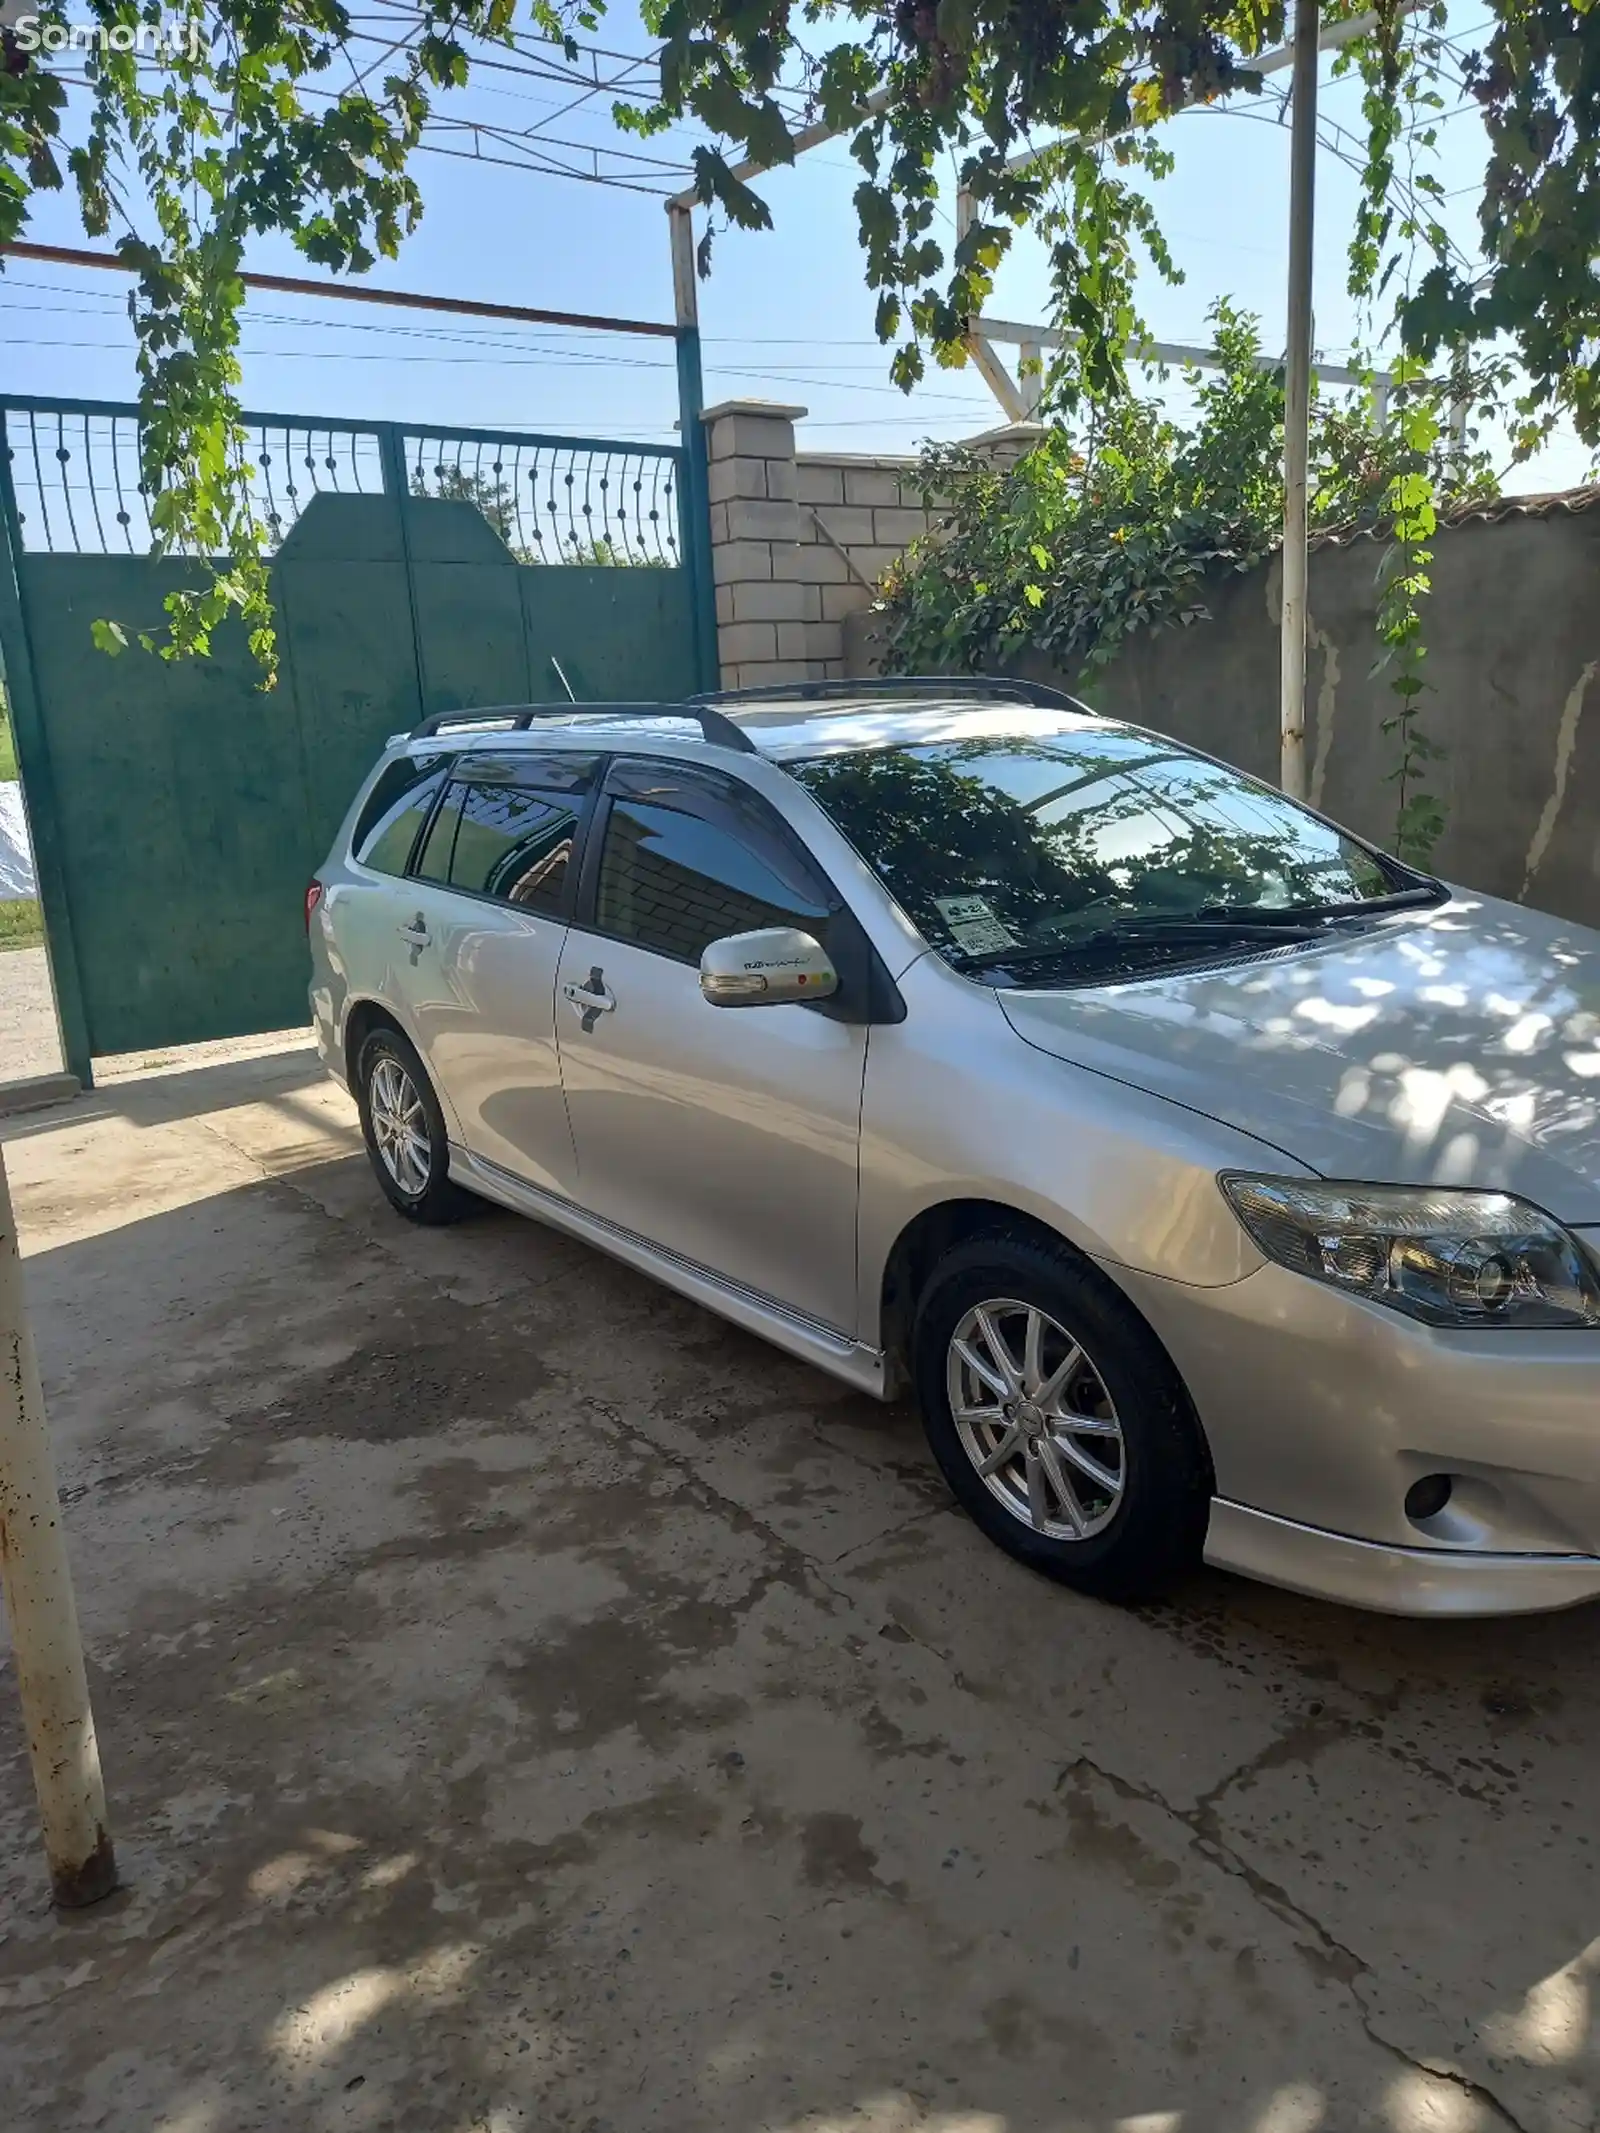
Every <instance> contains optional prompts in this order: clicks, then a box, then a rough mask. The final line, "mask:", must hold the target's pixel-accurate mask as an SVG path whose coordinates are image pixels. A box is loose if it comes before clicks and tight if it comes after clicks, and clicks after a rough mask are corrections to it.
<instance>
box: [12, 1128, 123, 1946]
mask: <svg viewBox="0 0 1600 2133" xmlns="http://www.w3.org/2000/svg"><path fill="white" fill-rule="evenodd" d="M0 1584H3V1586H4V1592H5V1606H6V1618H7V1620H8V1621H9V1623H10V1625H11V1648H12V1651H13V1653H14V1654H15V1657H16V1670H17V1690H18V1694H19V1697H20V1700H21V1703H22V1724H23V1730H24V1732H25V1733H26V1734H27V1737H28V1760H29V1762H30V1763H31V1765H32V1767H33V1786H34V1791H35V1792H36V1793H37V1794H38V1797H39V1819H40V1821H41V1823H42V1824H43V1827H44V1848H45V1856H46V1858H47V1859H48V1861H49V1865H50V1890H51V1894H52V1896H53V1897H54V1899H55V1901H56V1902H57V1903H58V1904H61V1905H64V1906H67V1907H69V1908H77V1907H79V1906H81V1905H83V1904H86V1903H96V1902H98V1901H99V1899H100V1898H101V1897H102V1896H109V1895H110V1893H111V1891H112V1890H113V1889H114V1888H115V1887H116V1885H117V1864H116V1859H115V1857H114V1856H113V1853H112V1850H111V1838H110V1836H109V1834H108V1832H107V1829H106V1796H105V1787H104V1786H103V1784H102V1783H101V1779H100V1751H99V1749H98V1747H97V1746H96V1744H95V1737H94V1714H93V1712H92V1711H91V1710H90V1708H89V1683H88V1680H87V1677H86V1676H85V1674H84V1669H83V1645H82V1643H81V1642H80V1640H79V1637H78V1610H77V1607H76V1604H75V1603H74V1601H73V1597H72V1576H71V1572H70V1571H69V1569H68V1567H67V1550H66V1541H65V1537H64V1536H63V1534H62V1531H61V1501H60V1498H59V1497H58V1496H57V1494H56V1475H55V1462H54V1461H53V1460H52V1458H51V1456H50V1433H49V1429H48V1428H47V1426H46V1423H45V1415H44V1394H43V1392H42V1391H41V1389H40V1385H39V1365H38V1361H37V1358H36V1357H35V1355H34V1350H33V1336H32V1334H31V1333H30V1332H29V1330H28V1315H27V1304H26V1299H25V1298H24V1295H23V1290H22V1260H21V1258H20V1256H19V1254H18V1251H17V1224H16V1218H15V1216H14V1215H13V1213H12V1211H11V1188H10V1186H9V1185H8V1184H7V1182H6V1168H5V1153H4V1150H3V1149H0Z"/></svg>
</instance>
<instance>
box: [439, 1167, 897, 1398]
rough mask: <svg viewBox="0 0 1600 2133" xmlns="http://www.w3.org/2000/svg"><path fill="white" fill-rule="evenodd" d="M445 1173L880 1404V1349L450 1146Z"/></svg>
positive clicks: (883, 1385) (882, 1392)
mask: <svg viewBox="0 0 1600 2133" xmlns="http://www.w3.org/2000/svg"><path fill="white" fill-rule="evenodd" d="M450 1175H451V1177H453V1178H454V1179H455V1180H456V1182H457V1184H459V1185H464V1186H466V1187H467V1189H468V1190H469V1191H470V1192H476V1193H479V1194H481V1195H482V1197H483V1198H484V1199H486V1200H493V1201H495V1202H496V1203H497V1205H499V1206H501V1207H508V1208H510V1210H511V1211H512V1213H513V1214H518V1215H526V1216H528V1217H529V1218H530V1220H532V1221H534V1222H544V1223H547V1224H548V1225H549V1226H550V1227H551V1228H552V1229H559V1230H564V1231H565V1232H566V1233H567V1234H568V1235H569V1236H572V1237H581V1238H582V1240H583V1242H584V1243H585V1244H592V1245H594V1246H595V1247H596V1249H597V1250H599V1251H602V1252H609V1253H610V1255H611V1257H612V1258H613V1259H620V1260H621V1261H622V1262H623V1264H624V1265H625V1266H631V1267H636V1268H637V1269H638V1271H639V1272H640V1273H641V1274H649V1275H651V1276H652V1277H653V1278H654V1279H655V1280H657V1281H659V1282H661V1283H663V1284H664V1286H665V1287H667V1288H669V1289H676V1290H677V1292H678V1293H679V1295H680V1296H687V1297H690V1298H692V1300H693V1301H694V1302H695V1303H698V1304H704V1306H705V1307H706V1309H707V1310H708V1311H715V1312H716V1313H717V1314H718V1315H719V1316H720V1317H722V1318H726V1319H731V1320H732V1322H733V1323H734V1325H736V1326H743V1328H744V1329H745V1331H746V1332H747V1333H754V1334H757V1335H759V1336H760V1338H761V1339H762V1340H766V1341H771V1343H772V1345H773V1346H774V1347H775V1348H782V1349H783V1350H784V1351H785V1353H786V1354H789V1355H796V1356H799V1358H800V1359H801V1361H802V1362H806V1363H812V1364H815V1366H816V1368H817V1369H818V1370H825V1371H827V1372H828V1374H829V1375H830V1376H831V1377H836V1378H842V1379H843V1380H844V1382H845V1383H846V1384H847V1385H853V1386H854V1387H855V1388H856V1390H857V1391H858V1392H868V1393H871V1394H872V1395H873V1397H874V1398H875V1399H879V1400H882V1399H885V1398H887V1397H888V1394H887V1390H886V1383H885V1378H886V1373H885V1369H884V1357H883V1353H882V1351H881V1350H880V1349H876V1348H867V1347H864V1346H863V1345H862V1344H861V1343H860V1342H859V1341H853V1340H850V1339H849V1338H848V1337H847V1336H846V1335H844V1334H842V1333H839V1332H836V1331H835V1330H834V1328H832V1327H831V1326H825V1325H823V1324H821V1323H820V1321H819V1320H817V1319H814V1318H806V1317H803V1316H802V1315H801V1314H800V1313H799V1312H797V1311H790V1310H788V1309H786V1308H785V1306H784V1305H782V1304H780V1303H776V1302H774V1301H773V1299H772V1298H771V1297H770V1296H763V1295H761V1294H760V1292H759V1291H758V1290H755V1289H747V1288H744V1287H743V1286H741V1284H740V1283H738V1282H736V1281H728V1280H727V1279H725V1277H724V1276H722V1275H721V1274H714V1273H712V1272H711V1270H710V1269H709V1268H708V1267H703V1266H700V1265H698V1264H697V1263H696V1261H694V1260H692V1259H684V1258H682V1257H680V1255H679V1254H678V1253H676V1252H669V1251H665V1250H663V1249H662V1247H661V1246H660V1245H657V1244H652V1243H651V1242H650V1241H649V1239H648V1238H645V1237H641V1236H638V1235H636V1233H635V1232H634V1231H633V1230H631V1229H624V1228H623V1227H622V1225H621V1223H619V1222H610V1221H608V1220H607V1219H606V1218H605V1216H603V1215H595V1214H591V1213H590V1212H589V1211H588V1209H587V1208H581V1207H578V1206H576V1205H575V1204H574V1203H573V1202H572V1201H571V1200H564V1199H561V1198H560V1197H558V1195H556V1194H555V1193H549V1192H544V1191H543V1190H541V1189H540V1187H538V1186H537V1185H530V1184H528V1183H527V1182H526V1180H525V1179H522V1178H519V1177H516V1176H514V1175H513V1174H512V1172H511V1171H509V1170H502V1169H501V1168H500V1166H499V1164H498V1163H490V1162H486V1161H485V1160H484V1159H483V1157H482V1156H477V1155H473V1154H471V1153H470V1152H469V1151H468V1150H467V1149H465V1148H460V1147H457V1146H456V1144H455V1143H454V1142H453V1141H452V1142H451V1144H450Z"/></svg>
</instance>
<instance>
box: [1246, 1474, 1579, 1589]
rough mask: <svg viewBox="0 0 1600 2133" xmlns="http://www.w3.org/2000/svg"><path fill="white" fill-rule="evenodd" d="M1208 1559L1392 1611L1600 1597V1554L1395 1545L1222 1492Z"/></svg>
mask: <svg viewBox="0 0 1600 2133" xmlns="http://www.w3.org/2000/svg"><path fill="white" fill-rule="evenodd" d="M1206 1561H1207V1562H1208V1563H1210V1564H1211V1565H1212V1566H1213V1567H1214V1568H1215V1569H1218V1570H1234V1571H1237V1572H1238V1573H1239V1575H1240V1576H1241V1577H1247V1578H1259V1579H1261V1581H1262V1582H1263V1583H1264V1584H1267V1585H1284V1586H1287V1587H1288V1589H1289V1591H1290V1592H1307V1593H1311V1594H1313V1595H1314V1596H1315V1597H1316V1598H1318V1599H1321V1600H1339V1601H1342V1602H1343V1603H1344V1604H1345V1605H1346V1606H1348V1607H1370V1608H1372V1609H1374V1610H1375V1611H1376V1612H1377V1613H1379V1614H1385V1615H1456V1616H1458V1617H1468V1616H1472V1615H1531V1614H1543V1613H1546V1612H1548V1611H1549V1610H1551V1609H1553V1608H1557V1607H1578V1606H1580V1605H1581V1604H1582V1603H1583V1602H1584V1601H1585V1600H1592V1599H1595V1598H1596V1597H1597V1596H1600V1556H1593V1555H1502V1554H1497V1553H1492V1552H1491V1551H1489V1550H1487V1549H1478V1548H1394V1547H1385V1546H1384V1545H1382V1543H1380V1542H1377V1541H1362V1540H1352V1539H1351V1538H1350V1536H1349V1535H1348V1534H1346V1533H1325V1532H1323V1531H1322V1530H1321V1529H1320V1528H1319V1527H1316V1526H1302V1525H1299V1524H1297V1523H1296V1522H1295V1521H1294V1520H1293V1519H1289V1518H1273V1517H1272V1516H1271V1515H1270V1514H1269V1513H1268V1512H1266V1511H1252V1510H1249V1509H1248V1508H1247V1507H1246V1506H1245V1505H1244V1504H1240V1503H1228V1502H1227V1501H1225V1500H1224V1499H1223V1498H1222V1497H1216V1498H1214V1499H1213V1501H1212V1505H1211V1523H1210V1526H1209V1527H1208V1529H1207V1532H1206Z"/></svg>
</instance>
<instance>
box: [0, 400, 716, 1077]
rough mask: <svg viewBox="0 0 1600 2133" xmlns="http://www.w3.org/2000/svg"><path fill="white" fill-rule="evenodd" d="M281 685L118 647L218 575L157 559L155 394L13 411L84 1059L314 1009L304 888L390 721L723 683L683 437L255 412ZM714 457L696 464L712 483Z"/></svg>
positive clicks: (29, 656) (16, 620)
mask: <svg viewBox="0 0 1600 2133" xmlns="http://www.w3.org/2000/svg"><path fill="white" fill-rule="evenodd" d="M247 420H248V423H249V427H250V432H251V437H250V458H251V461H252V463H253V465H254V466H255V468H256V475H255V483H254V487H255V502H256V506H257V510H258V512H259V515H260V519H261V521H262V523H263V524H264V525H265V526H266V527H267V529H268V531H269V534H270V536H271V539H272V541H273V544H274V549H275V553H274V557H273V594H274V602H275V605H276V609H277V616H278V628H279V638H280V657H281V672H280V679H279V683H278V686H277V688H276V689H275V690H273V691H272V692H271V693H269V694H263V693H262V691H261V690H260V688H259V687H258V685H257V684H258V680H259V675H258V673H257V671H256V669H255V667H254V665H253V662H252V661H251V658H250V655H249V652H248V649H247V647H246V646H245V643H244V640H243V635H242V632H239V631H233V632H232V633H229V632H228V631H222V632H219V633H217V635H216V637H215V638H214V640H213V641H214V644H215V647H216V649H215V652H214V655H213V656H212V657H211V658H209V659H204V660H193V661H181V662H167V661H163V660H161V659H158V658H154V657H152V656H151V655H150V654H148V653H146V652H143V651H141V650H138V649H132V650H130V651H127V652H125V653H123V654H122V655H121V656H120V657H117V658H109V657H107V656H106V655H105V654H104V653H102V652H99V651H97V650H96V649H95V648H94V645H93V642H92V639H91V634H90V626H91V624H92V623H93V622H94V621H95V619H96V618H97V617H102V616H104V617H113V618H115V619H116V620H118V621H120V622H122V623H124V624H125V625H127V626H128V627H129V632H130V635H131V634H132V632H133V631H134V630H136V629H139V628H158V627H159V625H160V622H161V619H162V601H163V598H164V596H165V595H166V593H167V592H169V591H170V590H171V589H172V588H173V587H174V586H177V585H181V584H185V583H194V582H197V578H198V572H197V568H196V566H195V565H194V564H193V563H185V562H182V561H177V560H170V559H164V558H157V557H155V556H153V555H152V554H151V537H150V524H149V517H148V512H147V509H146V499H145V497H144V495H143V494H142V492H141V490H140V487H139V481H138V471H137V469H138V449H137V447H138V432H137V425H136V419H135V411H134V410H133V409H132V408H130V407H122V406H115V405H109V404H104V403H94V402H88V403H86V402H81V401H80V402H70V403H68V402H61V403H57V402H53V401H43V400H37V399H26V400H23V399H10V400H3V401H0V425H3V445H4V450H3V452H0V655H3V658H4V665H5V674H6V679H7V682H8V685H9V690H10V694H11V698H12V703H13V709H14V718H15V725H16V732H17V740H18V749H19V755H20V759H21V768H22V778H23V787H24V791H25V793H26V796H27V803H28V812H29V820H30V826H31V828H32V832H33V840H34V846H35V856H36V860H37V865H38V873H39V889H40V896H41V899H42V903H43V909H44V919H45V928H46V934H47V938H48V942H49V949H50V958H51V970H52V975H53V978H54V981H55V987H56V998H57V1004H58V1007H59V1010H60V1015H61V1023H62V1035H63V1042H64V1048H65V1050H66V1053H67V1064H68V1066H69V1068H70V1069H71V1071H73V1072H74V1073H76V1074H78V1075H79V1076H80V1077H81V1078H82V1079H84V1080H85V1081H87V1079H88V1076H89V1062H90V1060H91V1058H93V1057H95V1056H103V1055H105V1054H108V1053H114V1052H125V1051H137V1050H145V1049H150V1048H155V1047H160V1046H167V1045H174V1044H185V1043H191V1042H194V1041H197V1040H199V1039H202V1038H208V1037H228V1036H241V1035H245V1034H247V1033H250V1032H253V1031H258V1030H270V1029H280V1028H284V1027H287V1026H289V1025H292V1024H294V1023H296V1022H299V1021H301V1020H303V1019H304V1017H305V1013H306V1005H305V981H306V958H305V942H304V935H303V931H302V925H301V901H302V894H303V890H304V886H305V882H306V879H307V877H308V875H309V874H310V873H311V872H312V870H313V869H314V868H315V867H316V865H317V864H318V862H319V861H320V860H321V859H322V858H323V857H324V855H325V854H326V851H327V848H328V845H329V842H330V841H331V839H332V836H333V832H334V830H335V828H336V827H337V826H338V823H339V820H340V818H341V816H342V815H343V813H344V810H345V808H346V806H347V805H348V803H349V800H350V796H351V794H352V792H353V791H354V789H355V786H356V784H357V782H358V780H359V779H360V778H361V776H362V775H363V773H364V772H365V771H366V769H367V768H368V767H369V765H370V764H371V762H372V760H373V757H374V756H375V755H376V753H377V751H378V749H379V748H380V746H381V745H382V743H383V741H384V739H385V737H386V736H387V735H389V734H391V733H394V732H397V731H400V730H403V729H405V728H407V727H410V726H412V725H414V724H415V723H416V721H417V720H418V719H419V718H421V717H424V716H426V715H427V714H428V713H429V712H432V711H441V710H454V709H457V708H469V707H471V706H473V705H476V704H494V703H515V702H524V703H526V702H530V701H531V702H548V701H552V700H560V699H564V698H565V696H566V695H567V693H568V690H569V689H570V691H571V693H572V694H573V695H574V696H576V697H577V698H578V699H579V700H580V701H585V702H604V701H607V700H610V701H613V702H615V701H621V700H632V701H635V702H638V701H655V700H658V699H665V698H671V697H674V696H682V695H685V694H687V693H689V692H691V691H692V690H694V689H696V688H703V687H707V686H715V672H714V668H709V670H708V667H709V662H710V661H714V657H715V653H714V648H713V645H714V625H712V624H711V622H710V605H711V594H710V588H709V585H708V584H707V583H706V582H705V576H706V566H705V562H704V560H703V558H704V556H705V551H706V547H707V542H706V540H705V538H704V536H703V534H701V532H700V530H699V529H698V528H697V527H696V526H695V524H694V522H693V515H692V514H691V512H690V511H689V509H688V508H687V505H686V502H685V487H686V483H685V479H684V475H685V469H684V465H683V458H684V455H683V454H682V452H681V451H680V450H679V449H677V448H675V447H663V446H656V445H633V444H621V443H616V442H607V441H605V440H598V439H581V438H580V439H574V438H556V437H534V436H518V435H514V434H509V433H504V434H503V433H498V432H489V431H475V430H471V431H469V430H448V431H441V430H439V429H425V430H424V429H417V428H411V427H407V426H403V425H386V424H371V423H369V424H362V423H350V422H330V421H319V420H314V419H312V418H309V417H301V416H278V415H270V416H266V415H255V416H250V417H248V418H247ZM690 471H691V473H692V472H693V471H695V470H692V469H691V470H690Z"/></svg>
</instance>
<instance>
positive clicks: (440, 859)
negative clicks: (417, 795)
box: [411, 785, 466, 881]
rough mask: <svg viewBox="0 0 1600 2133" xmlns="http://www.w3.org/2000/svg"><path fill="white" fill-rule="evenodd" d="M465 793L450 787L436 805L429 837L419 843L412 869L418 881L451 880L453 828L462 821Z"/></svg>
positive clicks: (453, 849)
mask: <svg viewBox="0 0 1600 2133" xmlns="http://www.w3.org/2000/svg"><path fill="white" fill-rule="evenodd" d="M465 790H466V788H465V787H464V786H461V785H452V786H451V787H450V790H449V791H448V792H447V793H446V794H445V796H444V798H443V800H442V801H441V802H440V803H439V812H438V813H437V814H436V815H435V816H434V818H433V820H432V821H431V822H430V823H429V824H428V834H427V836H426V837H424V838H423V840H422V849H421V851H420V852H418V854H417V859H416V864H415V866H413V868H412V869H411V871H412V873H413V874H415V875H416V876H417V877H418V879H419V880H422V881H448V880H449V879H450V859H451V855H452V854H453V853H454V851H455V848H456V824H457V823H458V822H459V821H460V820H461V795H462V793H463V792H464V791H465Z"/></svg>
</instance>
